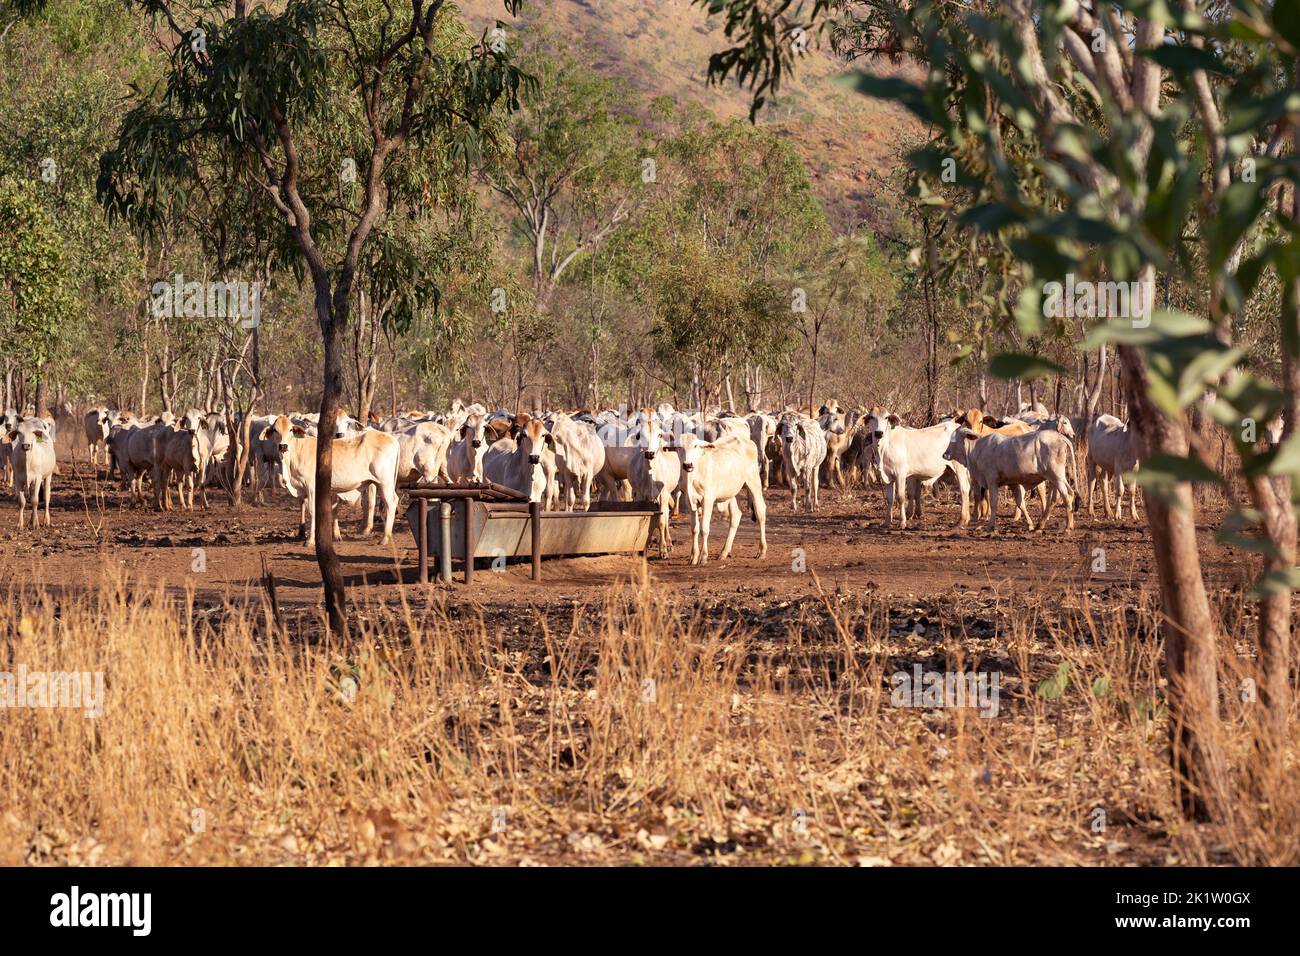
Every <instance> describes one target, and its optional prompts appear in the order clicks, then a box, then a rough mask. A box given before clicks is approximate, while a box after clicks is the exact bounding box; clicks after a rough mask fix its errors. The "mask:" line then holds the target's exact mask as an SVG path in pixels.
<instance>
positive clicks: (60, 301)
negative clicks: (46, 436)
mask: <svg viewBox="0 0 1300 956" xmlns="http://www.w3.org/2000/svg"><path fill="white" fill-rule="evenodd" d="M70 260H71V257H70V255H69V251H68V249H67V246H66V243H65V241H64V238H63V233H62V230H61V229H59V227H58V223H57V222H56V221H55V220H54V218H53V217H52V216H50V215H49V213H48V212H47V211H46V209H45V207H44V205H43V204H42V203H41V201H40V200H39V199H38V198H37V195H36V188H35V186H34V185H33V184H32V183H31V182H23V181H21V180H18V179H16V178H14V177H11V176H0V339H3V341H4V343H5V354H6V355H7V356H8V357H9V358H11V359H13V360H15V361H16V362H17V363H18V367H19V368H20V369H21V370H23V371H25V372H27V373H29V374H30V375H32V376H33V377H34V378H35V380H36V383H37V390H36V394H35V396H34V400H35V403H36V406H37V413H38V414H40V413H43V412H44V411H45V409H44V408H43V407H42V405H43V402H42V397H43V396H42V393H41V383H42V382H43V381H44V378H45V366H46V363H47V362H48V361H49V359H50V352H51V345H52V343H53V342H54V340H55V336H56V335H57V330H58V329H59V328H60V327H61V326H63V325H64V324H66V323H69V322H71V321H72V318H73V314H74V312H75V309H76V301H77V300H76V296H75V294H74V288H75V287H74V283H73V281H72V276H73V269H72V265H71V261H70Z"/></svg>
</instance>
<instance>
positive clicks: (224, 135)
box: [101, 0, 529, 632]
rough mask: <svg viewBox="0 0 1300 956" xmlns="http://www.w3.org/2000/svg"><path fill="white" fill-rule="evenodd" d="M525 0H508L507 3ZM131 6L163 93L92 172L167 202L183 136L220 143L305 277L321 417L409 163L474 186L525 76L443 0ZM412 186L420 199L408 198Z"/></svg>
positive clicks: (229, 175) (228, 178) (231, 175)
mask: <svg viewBox="0 0 1300 956" xmlns="http://www.w3.org/2000/svg"><path fill="white" fill-rule="evenodd" d="M518 2H519V0H506V3H505V7H506V10H507V11H508V12H509V13H511V14H513V13H514V12H515V10H516V8H517V7H518ZM133 6H134V7H136V8H137V9H139V10H141V11H142V12H143V13H145V14H147V15H149V16H150V17H152V18H153V20H154V22H155V23H156V24H157V25H158V27H159V29H160V32H161V33H162V35H163V36H165V37H166V40H165V42H166V43H167V44H168V45H169V47H170V53H169V58H168V64H167V69H166V71H165V75H164V79H163V82H162V83H161V84H160V87H159V88H156V89H152V90H137V91H136V92H135V94H134V97H133V99H134V101H135V102H134V110H133V119H132V122H131V123H130V124H124V128H123V136H122V138H121V139H120V140H119V144H118V148H117V149H116V150H114V151H112V152H111V153H110V154H109V156H108V157H106V163H107V167H106V168H105V169H104V170H103V171H102V175H101V178H102V179H105V180H108V181H110V182H112V183H114V186H113V188H112V189H111V190H106V195H107V196H109V201H110V202H118V201H120V200H119V197H123V196H125V197H126V200H125V201H126V202H127V203H128V204H129V203H141V204H146V205H149V204H155V203H159V202H163V201H165V200H166V198H167V197H168V196H169V195H170V193H171V191H172V190H174V189H177V188H179V187H178V184H180V183H184V182H185V181H186V180H187V179H188V178H190V177H191V176H192V170H191V169H190V168H189V166H188V164H187V159H186V155H187V151H186V149H185V148H184V147H185V146H186V144H188V143H191V142H197V143H201V144H203V145H204V146H205V147H208V148H211V149H214V150H216V151H218V152H219V153H220V156H221V158H222V160H223V162H224V164H225V165H224V169H225V175H224V176H223V177H221V179H220V180H219V181H218V182H216V183H214V184H213V185H214V186H215V187H219V188H221V189H222V190H225V191H229V192H230V193H232V194H233V195H236V196H240V197H247V200H248V201H249V202H253V203H256V204H258V205H259V207H260V208H262V209H265V210H267V211H269V212H271V213H273V214H274V215H275V216H276V217H277V221H278V222H279V223H280V224H281V226H282V228H283V233H282V235H283V236H284V237H285V239H286V240H287V241H288V242H290V243H292V246H293V247H294V250H295V252H294V256H293V258H292V260H290V261H291V263H292V265H293V266H294V267H295V268H296V269H297V270H299V271H300V273H301V274H303V275H305V276H306V277H307V278H309V280H310V284H311V289H312V292H313V298H314V311H315V315H316V320H317V324H318V326H319V329H320V335H321V341H322V346H323V352H324V362H323V373H324V374H323V381H322V390H321V403H320V415H321V420H322V421H332V420H333V418H334V417H335V415H336V413H337V411H338V409H339V407H340V398H341V395H342V391H343V357H344V354H343V353H344V333H345V331H346V329H347V327H348V322H349V318H350V315H351V310H352V308H353V302H354V298H355V285H356V281H357V272H358V269H359V268H360V267H361V264H362V261H363V256H364V254H365V253H366V251H367V248H368V245H369V243H370V242H372V241H373V240H374V236H375V232H376V229H377V228H380V227H381V226H382V224H383V222H384V221H385V218H386V216H387V215H389V214H390V209H391V208H392V206H393V205H394V203H395V202H396V201H398V200H399V199H405V200H406V201H407V202H408V203H409V204H410V205H412V206H418V205H419V203H420V202H421V201H422V199H423V196H422V195H421V193H420V192H419V191H418V190H419V188H420V185H419V184H421V183H422V179H423V177H421V176H418V175H413V174H412V173H411V171H412V170H417V169H420V168H422V167H423V166H424V165H425V164H428V168H429V169H430V170H431V172H430V173H429V175H431V176H443V177H448V178H450V179H453V180H456V181H465V180H467V178H468V173H469V168H470V165H471V163H473V162H474V161H475V160H476V159H477V158H478V157H479V155H480V154H481V152H482V148H483V144H484V142H485V141H487V142H490V141H491V138H492V136H493V128H492V127H493V124H494V122H495V121H496V117H497V113H498V111H499V110H500V109H501V108H503V107H504V108H505V109H509V110H513V109H517V108H518V106H519V97H520V94H521V91H522V92H527V88H528V86H529V78H528V77H527V76H526V74H525V73H524V72H523V71H522V70H520V69H519V68H518V67H517V66H516V65H515V63H514V61H513V57H512V54H511V51H510V48H509V46H508V45H507V44H504V43H500V42H497V37H496V36H492V37H489V35H488V34H487V33H485V35H484V36H482V37H480V38H479V39H478V40H475V39H474V38H472V37H470V36H469V35H468V34H467V33H466V31H465V29H464V26H463V23H462V21H461V20H460V18H459V16H458V14H457V12H456V8H455V7H454V6H452V5H450V4H447V3H445V2H442V0H411V2H410V3H408V4H401V5H399V4H394V3H392V2H390V0H288V2H287V3H285V4H284V5H283V6H280V7H277V8H275V9H271V8H268V7H264V6H260V5H258V6H253V7H250V6H249V4H248V3H247V2H246V0H234V3H228V2H224V0H199V2H190V3H186V4H184V5H182V4H179V3H173V2H171V0H134V3H133ZM452 160H455V162H452ZM412 183H415V184H417V192H416V194H415V195H413V196H412V195H404V189H405V187H406V186H408V185H410V184H412ZM465 188H468V186H467V185H466V187H465ZM435 194H436V191H435ZM421 278H422V277H413V278H412V281H420V279H421ZM425 278H427V277H425ZM332 457H333V456H332V445H331V442H329V441H321V442H318V443H317V453H316V491H317V494H316V500H317V502H318V503H319V506H318V507H317V509H316V556H317V562H318V564H319V565H320V571H321V576H322V579H323V583H324V596H325V608H326V612H327V615H328V623H329V626H330V628H331V629H332V630H334V631H336V632H341V631H343V630H344V629H345V628H346V624H347V611H346V604H345V598H346V595H345V590H344V582H343V575H342V572H341V569H340V567H339V562H338V557H337V554H336V552H335V548H334V538H333V496H332V495H331V494H330V485H331V470H332Z"/></svg>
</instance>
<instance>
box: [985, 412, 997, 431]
mask: <svg viewBox="0 0 1300 956" xmlns="http://www.w3.org/2000/svg"><path fill="white" fill-rule="evenodd" d="M984 424H985V425H986V426H988V427H989V428H999V427H1000V426H999V425H998V420H997V419H996V418H994V417H993V416H992V415H985V416H984Z"/></svg>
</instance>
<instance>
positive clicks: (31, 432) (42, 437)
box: [7, 418, 55, 531]
mask: <svg viewBox="0 0 1300 956" xmlns="http://www.w3.org/2000/svg"><path fill="white" fill-rule="evenodd" d="M7 437H8V438H9V440H10V442H11V443H12V450H11V451H10V453H9V454H10V460H11V464H12V466H13V470H14V486H15V490H16V492H17V494H18V529H19V530H20V531H21V530H22V528H23V524H24V521H25V519H26V515H27V503H28V502H29V501H30V502H31V503H32V528H33V530H34V529H36V528H38V527H40V524H41V493H42V492H44V494H45V527H47V528H48V527H49V526H50V494H51V484H52V483H53V481H54V464H55V461H54V436H53V435H51V434H50V430H49V425H48V423H47V422H45V421H44V420H43V419H40V418H27V419H24V420H23V421H21V422H19V423H18V424H17V425H15V426H14V427H13V428H11V429H10V430H9V432H8V433H7Z"/></svg>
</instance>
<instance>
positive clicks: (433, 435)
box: [397, 422, 453, 482]
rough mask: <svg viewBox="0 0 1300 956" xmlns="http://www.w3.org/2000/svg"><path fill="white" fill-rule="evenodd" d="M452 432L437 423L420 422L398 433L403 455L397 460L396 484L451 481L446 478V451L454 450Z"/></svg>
mask: <svg viewBox="0 0 1300 956" xmlns="http://www.w3.org/2000/svg"><path fill="white" fill-rule="evenodd" d="M452 438H453V432H452V430H451V429H450V428H448V427H447V426H446V425H441V424H439V423H438V422H420V423H419V424H417V425H414V426H410V427H408V428H406V429H405V430H404V431H400V432H397V442H398V446H399V448H400V454H399V455H398V460H397V480H398V481H399V482H400V481H429V482H433V481H437V480H439V479H440V478H441V479H443V480H447V481H450V480H451V479H450V477H449V476H448V474H447V450H448V449H449V448H450V447H451V440H452Z"/></svg>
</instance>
